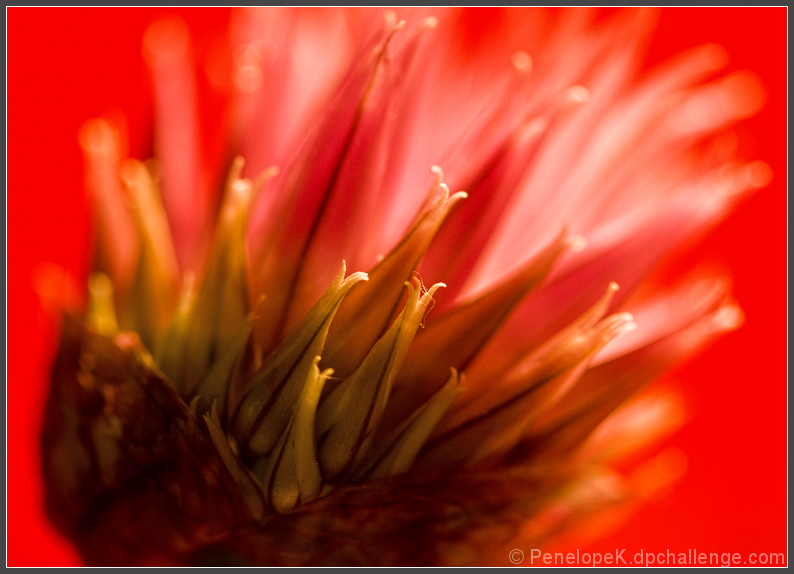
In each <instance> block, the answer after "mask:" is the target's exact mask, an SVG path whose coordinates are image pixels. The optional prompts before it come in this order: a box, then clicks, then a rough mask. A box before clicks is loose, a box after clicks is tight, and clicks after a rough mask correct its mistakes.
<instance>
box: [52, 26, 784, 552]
mask: <svg viewBox="0 0 794 574" xmlns="http://www.w3.org/2000/svg"><path fill="white" fill-rule="evenodd" d="M581 14H582V13H581V12H579V11H572V12H571V13H570V14H569V15H565V16H562V17H561V18H562V20H563V21H562V22H561V23H560V24H559V25H558V26H557V27H555V28H552V29H551V31H550V32H549V33H548V34H547V37H545V38H544V41H543V43H542V44H539V45H536V46H527V48H534V49H532V50H531V51H532V53H533V55H532V57H530V56H529V53H528V52H527V51H523V50H519V51H514V52H513V53H512V54H509V55H510V57H509V58H508V59H506V60H505V65H504V67H503V68H500V67H497V72H496V73H494V71H493V70H494V65H493V61H494V58H496V57H497V55H496V54H494V55H490V56H489V57H487V58H483V59H482V60H481V61H478V60H477V59H476V58H473V59H472V60H470V61H469V62H467V65H466V68H465V69H461V67H460V64H459V60H458V58H457V57H451V56H450V54H448V53H447V52H445V51H444V50H442V49H440V48H439V46H443V45H445V43H447V44H448V43H449V38H445V33H447V32H445V26H447V28H446V30H449V29H450V27H451V21H452V19H453V18H454V15H455V13H454V12H451V13H447V12H441V13H440V14H439V15H438V16H434V17H429V16H426V15H423V14H415V13H408V14H406V20H405V21H403V20H398V19H397V17H396V16H395V15H393V14H391V13H389V14H388V15H387V17H386V18H385V20H383V21H382V22H380V21H378V20H374V19H373V17H372V15H371V14H370V13H369V12H352V13H345V12H337V11H319V12H315V11H286V10H284V11H282V10H263V11H246V12H244V13H242V14H241V15H240V17H239V20H237V21H236V25H237V34H238V37H237V38H236V40H235V44H234V52H233V54H232V60H233V62H234V67H233V68H232V73H231V74H229V77H227V80H229V81H231V82H233V84H234V86H235V89H236V90H237V91H238V95H237V99H236V101H237V107H236V109H235V112H234V115H233V121H232V125H233V130H232V139H231V143H230V147H231V149H232V150H233V151H234V152H235V153H240V154H241V156H235V154H232V155H231V156H230V159H229V164H228V166H224V169H225V170H226V171H227V172H228V177H227V178H226V180H225V184H224V185H223V190H222V192H221V193H220V195H219V196H218V199H217V201H214V200H213V198H212V195H211V194H209V193H208V192H206V191H205V190H203V188H202V185H205V184H203V183H202V176H203V174H202V170H201V169H200V167H199V164H200V162H199V160H198V154H197V152H196V150H195V147H194V145H195V139H196V138H195V137H194V136H192V135H191V129H192V127H194V126H195V118H194V116H195V109H194V106H195V100H194V98H193V96H192V91H193V89H194V88H193V87H192V83H191V82H192V80H191V75H190V69H191V67H192V62H191V56H190V50H189V36H188V34H187V31H186V29H185V28H184V26H183V24H181V23H180V22H179V21H174V20H172V21H163V22H160V23H157V24H155V25H154V26H153V27H152V28H151V29H150V30H149V31H148V32H147V35H146V37H145V38H144V54H145V56H146V58H147V61H148V63H149V66H150V68H151V70H152V74H153V77H154V80H155V88H156V90H155V91H156V106H155V109H156V115H157V119H158V122H159V127H158V131H157V137H156V141H155V144H156V146H155V147H156V155H157V157H158V160H159V161H158V163H156V164H148V165H147V164H143V163H141V162H138V161H135V160H129V159H126V158H125V157H124V151H123V150H124V147H125V146H124V141H123V137H122V135H121V130H119V128H118V127H117V126H116V125H114V124H113V122H112V121H108V120H107V119H100V120H93V121H91V122H89V123H87V124H86V125H85V126H84V127H83V129H82V131H81V136H80V138H81V146H82V148H83V150H84V153H85V157H86V173H87V182H88V187H89V189H90V191H91V193H92V197H93V199H94V202H95V209H96V214H97V217H96V227H97V249H96V268H97V273H96V274H94V275H92V278H91V280H90V283H89V304H88V308H87V311H86V313H85V315H84V317H81V318H79V319H69V320H66V321H65V323H64V335H63V339H62V343H61V350H60V352H59V357H58V359H57V361H56V364H55V367H54V370H53V392H52V396H51V399H50V402H49V406H48V416H47V420H46V426H45V434H44V448H45V475H46V478H47V482H48V489H49V490H48V506H49V510H50V513H51V516H52V518H53V520H54V521H55V523H56V525H57V526H58V527H59V528H60V529H62V530H63V531H64V532H66V533H67V534H68V535H69V536H71V537H72V538H73V539H74V540H75V541H76V542H77V544H78V546H79V547H80V549H81V552H82V553H83V555H84V557H85V558H86V560H88V561H90V562H96V563H100V562H116V563H121V562H130V561H138V560H142V561H145V562H154V561H169V560H177V561H190V560H200V559H209V557H210V555H211V554H212V553H221V554H222V555H223V556H225V557H226V558H228V557H229V556H232V555H233V556H237V557H241V558H242V559H243V560H246V561H252V562H262V563H272V564H308V563H329V564H332V563H355V564H364V563H382V564H395V563H438V564H452V563H472V562H477V561H488V560H490V559H492V557H493V556H495V555H501V554H505V555H506V551H507V549H509V548H510V547H512V546H514V545H515V544H516V543H517V541H520V542H521V543H522V544H527V543H529V542H540V541H546V540H549V539H550V538H551V537H553V536H554V535H556V534H558V533H559V532H561V531H563V530H564V529H565V528H567V527H568V526H569V525H570V524H571V523H572V522H575V521H578V520H580V519H581V518H582V517H585V516H588V515H592V514H593V513H595V512H597V511H598V510H600V509H602V508H604V507H606V506H608V505H610V504H614V503H616V502H618V501H624V500H627V499H633V498H638V497H642V496H644V495H647V494H649V493H650V492H651V491H653V490H655V489H656V488H658V487H660V486H663V485H664V484H666V483H667V482H669V481H670V480H673V479H675V477H676V476H677V474H679V473H680V471H681V462H680V459H679V458H677V457H676V456H675V455H672V456H667V455H664V456H661V457H659V458H658V459H656V460H655V461H654V463H653V464H654V465H655V467H656V469H657V471H656V472H651V471H647V472H644V473H643V472H639V473H636V474H635V475H634V478H633V479H631V480H621V479H620V478H619V476H618V475H616V474H615V473H614V472H612V471H611V466H612V464H613V463H614V462H615V460H617V459H619V458H620V457H622V456H625V455H626V453H627V451H629V452H630V451H633V450H634V449H635V448H636V447H638V446H641V444H642V443H644V442H647V441H650V440H654V439H657V438H659V435H661V434H663V433H665V432H668V431H670V430H673V429H674V428H675V427H676V426H677V423H678V421H680V420H681V418H682V415H681V407H680V404H679V401H678V400H677V399H676V397H675V396H674V395H671V394H665V393H656V394H650V395H638V392H639V391H641V390H642V389H643V388H644V387H645V386H646V385H647V384H648V383H649V382H651V381H652V380H653V379H655V378H656V377H657V376H658V375H659V374H661V373H662V372H664V370H666V369H667V368H669V366H671V365H673V364H675V363H676V362H678V361H680V360H681V359H682V358H684V357H686V356H688V355H690V354H691V353H692V352H693V351H695V350H697V349H698V348H699V347H701V346H702V345H704V344H705V343H707V342H709V341H710V340H711V339H713V338H714V337H715V336H717V335H719V334H721V333H723V332H725V331H727V330H730V329H732V328H735V327H736V326H738V324H740V323H741V311H740V310H739V308H738V307H737V306H736V304H735V303H734V302H733V300H732V299H731V297H730V294H729V287H728V285H727V283H726V282H725V281H724V280H723V279H721V278H720V277H702V276H701V277H697V278H696V279H687V280H684V281H682V282H681V284H680V285H678V286H676V287H675V288H672V289H670V290H668V291H666V292H658V291H653V290H650V289H643V288H642V281H643V279H644V278H645V277H646V276H647V275H648V273H649V272H650V270H651V269H652V268H653V267H654V266H655V265H656V264H657V263H658V262H659V261H660V260H661V259H662V258H663V257H664V256H665V255H666V254H667V253H668V252H669V251H670V250H671V249H673V248H674V247H676V246H677V245H679V244H681V243H682V242H684V241H685V240H687V239H688V238H690V237H691V236H692V235H693V234H696V233H698V232H700V231H701V230H703V229H704V228H707V227H708V226H710V225H712V224H713V223H714V222H716V221H717V220H718V219H719V218H720V217H721V216H722V215H724V214H725V213H726V212H727V210H728V209H730V207H731V206H732V205H733V204H734V202H735V201H736V200H737V199H738V198H739V197H740V196H741V195H742V193H744V192H745V191H747V190H749V189H753V188H756V187H759V186H762V185H764V184H765V183H766V182H767V180H768V178H769V173H768V168H767V167H766V166H765V164H762V163H760V162H750V163H741V162H739V161H737V160H735V159H734V152H733V149H732V147H731V141H730V138H726V137H725V136H723V135H722V132H723V130H724V129H725V128H727V127H729V126H730V125H731V124H733V123H734V122H736V121H737V120H740V119H742V118H744V117H747V116H748V115H751V114H753V113H755V112H756V111H757V110H758V108H759V106H760V105H761V103H762V99H763V96H762V93H761V90H760V87H759V86H758V84H757V82H756V80H755V79H754V78H753V77H752V76H750V75H749V74H746V73H736V74H732V75H729V76H726V77H722V78H720V77H717V78H716V79H714V78H713V77H712V75H713V74H714V72H715V70H717V69H718V68H719V67H720V65H721V63H722V61H723V60H724V54H723V53H722V52H721V51H720V50H718V49H717V48H714V47H706V48H702V49H699V50H696V51H693V52H690V53H688V54H685V55H683V56H681V57H680V58H679V59H678V60H676V61H673V62H671V63H669V64H667V65H665V66H663V67H661V68H659V69H658V70H656V71H655V72H653V73H652V74H650V75H649V76H648V77H646V78H644V79H642V80H641V81H635V80H634V79H633V69H634V68H635V67H636V66H637V60H638V50H639V48H640V47H641V45H642V43H643V42H644V41H645V39H646V38H647V33H648V31H649V27H650V17H649V15H648V14H647V13H646V12H644V11H637V12H626V13H620V14H617V15H615V16H614V17H613V18H611V19H609V20H607V21H604V22H600V23H597V24H589V23H588V22H586V21H584V20H583V19H582V18H581ZM346 18H347V19H346ZM334 19H338V21H337V20H334ZM329 21H331V22H336V23H338V24H339V27H340V29H341V30H344V31H341V32H340V31H339V29H337V28H335V27H333V26H329V25H328V22H329ZM406 22H407V23H406ZM345 26H346V27H347V28H345ZM329 30H332V31H330V32H329ZM516 33H518V32H517V31H516ZM334 34H336V35H337V36H334ZM282 36H283V38H282ZM329 36H333V40H334V45H335V46H336V45H337V44H338V45H339V50H334V51H333V54H332V55H330V56H329V58H328V60H329V61H328V64H327V66H325V67H323V70H322V71H321V72H319V71H318V70H317V69H316V68H317V67H316V66H315V65H312V66H309V67H308V68H307V67H306V66H304V65H303V62H304V60H303V59H308V60H309V61H310V62H312V64H314V62H315V61H316V59H317V58H318V54H319V53H320V52H321V51H323V49H322V46H326V45H328V42H329V41H330V39H329ZM505 44H508V42H505ZM285 46H289V47H290V50H289V52H288V53H283V52H282V50H284V49H285ZM520 47H524V46H520ZM511 49H512V47H511ZM582 54H584V56H583V55H582ZM467 82H470V84H469V85H470V89H469V90H455V87H456V86H459V85H466V83H467ZM337 85H338V86H339V87H338V88H335V89H334V88H333V86H337ZM293 98H294V99H293ZM304 136H305V137H304ZM241 157H246V161H247V162H248V163H247V164H246V163H245V162H244V161H243V160H242V159H241ZM434 163H438V164H443V165H444V167H445V170H444V171H442V170H441V168H438V167H435V166H434V167H432V169H429V167H430V165H433V164H434ZM273 164H275V165H279V168H278V169H277V168H275V167H269V166H270V165H273ZM423 164H424V165H425V166H426V167H425V169H424V170H419V169H417V166H421V165H423ZM246 165H248V166H249V167H246ZM246 169H248V170H249V172H246V171H244V170H246ZM423 173H424V174H426V175H423ZM444 173H447V174H449V177H450V178H451V179H450V180H448V181H447V180H446V179H445V176H444ZM216 175H217V174H216ZM246 176H248V177H246ZM423 178H424V179H425V180H426V181H423ZM207 189H208V188H207ZM457 189H465V190H466V191H465V192H454V191H455V190H457ZM412 211H413V213H412ZM585 239H586V241H587V248H586V249H582V247H583V246H584V243H585ZM618 284H620V286H621V288H620V290H618ZM641 319H642V320H641ZM638 326H639V327H640V328H637V329H635V327H638ZM629 437H631V438H632V439H634V440H633V441H629V440H627V438H629ZM473 493H476V494H473ZM153 526H154V527H153ZM420 539H421V540H422V545H421V547H420V545H419V544H418V540H420ZM340 540H342V541H343V543H342V544H340V543H339V541H340ZM373 548H374V549H376V550H377V551H374V550H371V549H373Z"/></svg>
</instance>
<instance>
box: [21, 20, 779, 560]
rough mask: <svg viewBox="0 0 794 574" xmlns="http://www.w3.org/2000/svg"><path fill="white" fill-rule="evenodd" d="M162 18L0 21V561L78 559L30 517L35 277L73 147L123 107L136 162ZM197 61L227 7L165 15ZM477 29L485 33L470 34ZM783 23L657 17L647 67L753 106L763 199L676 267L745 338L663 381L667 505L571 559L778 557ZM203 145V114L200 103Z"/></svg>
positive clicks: (34, 495) (752, 153)
mask: <svg viewBox="0 0 794 574" xmlns="http://www.w3.org/2000/svg"><path fill="white" fill-rule="evenodd" d="M165 12H166V10H164V9H117V8H103V9H61V8H9V9H7V62H8V66H7V82H8V83H7V86H8V87H7V96H8V99H7V121H8V125H7V143H8V150H7V168H8V171H7V183H8V196H7V209H8V212H7V225H8V231H7V239H8V247H7V254H8V263H7V272H8V279H7V289H8V295H7V296H8V299H7V312H8V330H7V334H8V340H7V353H8V364H7V381H8V387H7V465H8V466H7V495H6V500H7V563H8V565H10V566H11V565H13V566H22V565H29V566H33V565H36V566H44V565H75V564H79V563H80V561H79V557H78V556H77V554H76V552H75V551H74V550H73V549H72V547H71V545H70V544H69V543H68V542H66V541H65V540H64V539H63V538H62V537H61V536H60V535H59V534H57V533H56V532H55V531H54V530H53V529H52V528H51V527H50V526H49V524H48V522H47V520H46V518H45V516H44V513H43V509H42V484H41V477H40V470H39V464H40V463H39V455H38V433H39V429H40V428H41V417H42V411H43V405H44V401H45V397H46V389H47V382H46V381H47V371H48V369H49V362H50V360H51V356H52V355H51V354H52V352H53V328H52V325H51V322H50V321H49V320H48V319H47V316H46V315H45V314H43V313H42V312H41V311H40V309H39V303H38V299H37V297H36V296H35V295H34V293H33V289H32V279H31V278H32V275H33V271H34V269H35V268H36V267H37V266H38V265H39V264H40V263H41V262H44V261H50V262H53V263H56V264H58V265H60V266H62V267H64V268H66V269H69V270H71V271H72V272H73V273H74V274H75V275H77V276H81V275H82V274H83V273H84V272H85V265H86V263H85V261H84V259H85V256H84V253H85V251H86V249H87V226H88V222H87V215H86V210H87V205H86V200H85V196H84V192H83V184H82V158H81V155H80V151H79V148H78V144H77V136H76V134H77V131H78V128H79V126H80V124H81V123H82V122H83V121H84V120H85V119H87V118H91V117H96V116H98V115H101V114H103V113H105V112H107V111H108V108H109V106H116V107H118V108H120V109H122V110H123V111H124V112H125V114H126V116H127V118H128V121H129V125H130V126H131V128H130V136H131V149H130V155H131V156H132V157H140V158H145V157H148V156H149V154H150V149H149V144H148V141H149V138H150V135H151V123H150V115H151V111H152V110H151V103H150V102H151V96H150V93H151V87H150V83H149V79H148V76H147V73H146V70H145V68H144V63H143V59H142V57H141V50H140V42H141V37H142V34H143V31H144V29H145V28H146V26H147V25H148V24H149V23H151V22H152V21H153V20H155V19H156V18H157V17H158V16H159V15H162V14H164V13H165ZM168 12H169V13H173V12H176V13H177V14H179V15H180V16H182V17H183V18H185V20H186V21H187V22H188V24H189V26H190V28H191V31H192V33H193V36H194V40H195V41H196V43H197V49H198V50H199V51H201V50H202V49H204V48H206V46H207V45H208V43H209V42H211V41H212V40H213V39H216V38H220V37H222V35H223V33H224V30H225V28H226V25H227V24H228V21H229V10H228V9H178V10H168ZM484 20H485V21H487V19H484ZM786 21H787V9H786V8H760V9H755V8H722V9H711V8H698V9H689V8H677V9H663V10H662V14H661V20H660V23H659V29H658V33H657V36H656V39H655V40H654V43H653V44H652V46H651V51H650V53H649V62H651V63H653V62H658V61H661V60H663V59H664V58H666V57H668V56H670V55H672V54H675V53H676V52H678V51H680V50H682V49H685V48H688V47H691V46H695V45H698V44H702V43H706V42H718V43H720V44H722V45H724V46H725V47H726V48H727V49H728V51H729V53H730V54H731V57H732V60H731V64H730V68H731V69H750V70H752V71H754V72H756V73H757V74H758V75H759V76H760V77H761V78H762V80H763V82H764V84H765V85H766V87H767V89H768V94H769V97H768V103H767V105H766V107H765V109H764V110H763V111H762V112H761V113H760V114H759V115H758V116H757V117H755V118H752V119H751V120H749V121H747V122H746V126H747V130H746V131H747V134H745V135H747V136H749V139H748V140H746V141H748V142H749V143H747V144H746V145H745V149H744V152H745V155H746V156H747V157H748V158H749V159H754V158H760V159H764V160H765V161H767V162H768V163H769V164H770V165H771V166H772V169H773V171H774V180H773V182H772V184H771V185H770V186H769V187H768V188H766V189H764V190H761V191H760V192H758V193H756V194H755V195H753V196H752V197H750V198H749V199H748V200H746V201H745V202H744V203H743V204H742V205H741V206H740V208H739V209H738V210H737V211H736V212H735V213H734V214H733V215H731V216H730V217H729V218H728V219H727V220H726V221H725V222H724V223H723V224H721V226H720V227H718V228H717V229H716V230H715V231H714V232H713V233H712V234H711V235H710V236H709V237H708V238H707V239H706V240H705V241H704V242H702V243H701V244H700V245H699V246H698V247H697V248H695V249H694V250H691V251H689V252H688V253H686V254H683V257H682V260H681V261H682V262H681V263H680V265H678V266H677V267H676V269H679V270H685V269H688V268H689V267H691V266H692V265H693V264H694V263H696V262H697V261H699V260H703V259H705V260H708V261H715V262H717V263H721V264H724V265H726V266H728V267H729V268H730V269H731V270H732V274H733V278H734V294H735V296H736V298H737V299H738V301H739V302H740V304H741V305H742V307H743V308H744V310H745V312H746V315H747V319H746V323H745V325H744V326H743V327H742V328H741V329H740V330H739V331H737V332H735V333H732V334H730V335H728V336H726V337H725V338H724V339H722V340H721V341H720V342H718V343H717V344H716V345H714V346H713V347H711V348H710V349H709V350H707V351H706V352H705V353H704V354H702V355H700V356H699V357H698V358H697V359H696V360H694V361H692V362H690V363H689V364H687V365H684V366H682V367H679V368H678V369H677V370H676V372H675V373H674V376H675V379H676V380H677V381H681V384H680V385H679V387H680V388H684V389H685V390H686V393H687V396H688V397H689V403H690V404H692V405H693V406H694V409H695V412H694V417H693V419H692V420H691V421H690V422H689V423H688V425H687V426H686V427H685V428H684V429H683V430H682V431H680V432H679V433H678V434H677V435H675V436H674V437H673V439H671V441H670V444H671V445H673V446H676V447H678V448H680V449H682V450H683V451H684V452H685V453H686V455H687V457H688V460H689V467H688V471H687V474H686V475H685V476H684V478H683V479H682V481H681V482H680V483H679V484H678V485H676V487H675V489H674V490H673V491H672V493H671V494H670V495H668V496H667V497H665V498H663V499H661V500H656V501H651V502H649V503H648V504H646V505H645V506H644V507H643V508H642V509H641V510H639V511H638V512H637V513H636V514H635V515H634V516H633V517H632V518H631V519H630V520H629V522H627V523H625V524H624V525H623V526H622V527H620V528H618V529H617V530H615V531H614V532H612V533H611V534H609V535H608V536H607V537H606V538H603V539H601V540H600V541H598V542H597V543H594V544H592V545H591V546H589V547H588V548H583V550H596V551H603V552H607V551H612V550H614V548H628V551H627V553H633V552H636V551H637V550H639V549H640V548H644V549H646V550H654V551H663V550H665V549H667V548H669V549H671V550H673V551H675V552H685V551H686V550H687V549H689V548H697V549H698V550H699V551H701V550H702V551H711V552H740V553H743V554H744V555H747V554H749V553H750V552H783V551H786V549H787V460H788V459H787V388H786V385H787V345H786V338H787V328H786V327H787V305H786V298H787V269H786V265H787V263H786V254H787V242H786V233H787V195H786V189H787V188H786V183H787V180H786V175H787V174H786V168H787V163H786V161H787V140H786V124H787V116H786V114H787V81H786V70H787V60H786V58H787V49H786V48H787V45H786ZM204 104H206V105H205V108H204V110H203V118H204V119H206V120H207V123H205V124H204V126H205V127H206V126H209V129H208V130H207V131H206V132H205V133H212V131H213V130H216V129H217V127H218V126H219V123H218V118H219V117H222V114H220V113H219V112H220V110H221V108H220V107H219V102H214V101H208V102H204Z"/></svg>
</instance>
